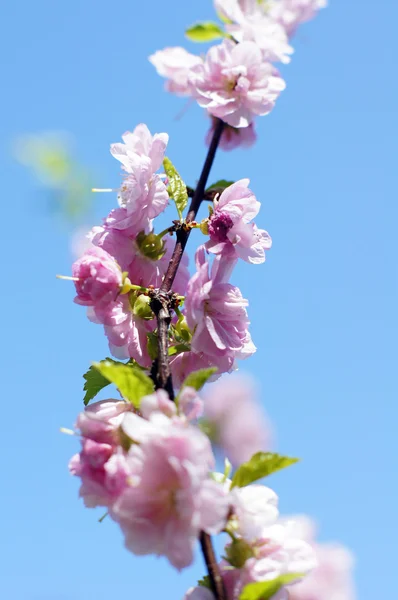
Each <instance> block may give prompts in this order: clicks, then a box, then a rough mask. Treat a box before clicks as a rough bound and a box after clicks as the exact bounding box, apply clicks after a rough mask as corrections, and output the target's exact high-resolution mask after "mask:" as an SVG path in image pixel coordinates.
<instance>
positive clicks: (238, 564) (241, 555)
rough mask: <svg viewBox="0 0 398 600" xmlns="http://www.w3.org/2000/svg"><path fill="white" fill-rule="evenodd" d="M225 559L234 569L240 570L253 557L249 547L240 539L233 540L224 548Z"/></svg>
mask: <svg viewBox="0 0 398 600" xmlns="http://www.w3.org/2000/svg"><path fill="white" fill-rule="evenodd" d="M226 553H227V555H226V559H227V561H228V562H229V564H230V565H232V566H233V567H235V568H236V569H241V568H242V567H243V565H244V564H245V562H246V561H247V560H248V559H249V558H252V556H254V552H253V549H252V548H251V546H250V545H249V544H248V543H247V542H245V540H242V539H236V540H233V541H232V543H231V544H229V545H228V546H227V547H226Z"/></svg>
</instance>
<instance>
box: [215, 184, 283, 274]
mask: <svg viewBox="0 0 398 600" xmlns="http://www.w3.org/2000/svg"><path fill="white" fill-rule="evenodd" d="M248 186H249V180H248V179H241V180H240V181H237V182H236V183H234V184H232V185H230V186H229V187H227V188H226V189H225V190H224V191H223V192H222V194H221V196H220V197H219V198H216V199H215V200H214V213H213V214H212V216H211V217H210V219H209V235H210V241H209V242H207V244H206V249H207V250H208V252H212V253H213V254H223V255H232V256H233V255H236V256H238V257H239V258H241V259H243V260H245V261H246V262H249V263H253V264H260V263H262V262H264V261H265V250H269V248H271V245H272V240H271V238H270V236H269V234H268V233H267V232H266V231H264V230H263V229H258V228H257V226H256V225H255V224H254V223H251V222H250V221H252V219H254V218H255V217H256V216H257V214H258V212H259V210H260V206H261V205H260V202H258V200H257V199H256V197H255V195H254V194H253V192H252V191H251V190H250V189H249V187H248Z"/></svg>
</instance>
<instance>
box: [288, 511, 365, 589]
mask: <svg viewBox="0 0 398 600" xmlns="http://www.w3.org/2000/svg"><path fill="white" fill-rule="evenodd" d="M282 522H283V523H284V525H285V526H286V527H288V528H289V530H290V532H291V535H292V536H293V535H294V536H300V537H301V538H302V539H305V540H306V541H307V542H308V543H309V544H311V546H312V548H313V550H314V552H315V554H316V558H317V562H318V564H317V567H316V568H315V569H314V570H313V571H312V572H311V573H310V574H309V575H308V576H307V577H305V579H304V580H303V581H301V582H300V583H298V584H297V585H295V586H294V587H292V588H291V592H290V600H356V592H355V585H354V581H353V566H354V558H353V556H352V554H351V552H350V551H349V550H348V549H347V548H345V547H344V546H342V545H340V544H333V543H320V542H317V541H316V540H315V534H316V527H315V524H314V523H313V521H312V520H311V519H309V518H307V517H303V516H294V517H290V518H285V519H284V520H283V521H282Z"/></svg>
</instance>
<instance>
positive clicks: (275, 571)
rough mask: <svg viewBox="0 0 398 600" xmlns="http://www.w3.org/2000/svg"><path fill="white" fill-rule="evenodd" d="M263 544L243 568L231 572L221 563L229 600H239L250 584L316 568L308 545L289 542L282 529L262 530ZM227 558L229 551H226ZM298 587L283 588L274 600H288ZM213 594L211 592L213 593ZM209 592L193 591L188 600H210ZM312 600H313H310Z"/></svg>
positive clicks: (293, 539) (226, 565)
mask: <svg viewBox="0 0 398 600" xmlns="http://www.w3.org/2000/svg"><path fill="white" fill-rule="evenodd" d="M263 536H264V537H263V540H262V541H259V542H258V543H257V544H256V545H255V546H254V547H253V548H254V551H255V556H253V557H252V558H249V559H248V560H246V562H245V563H244V565H243V567H242V568H240V569H238V568H231V565H230V564H229V563H228V562H227V561H226V560H223V561H221V563H220V565H219V568H220V572H221V576H222V578H223V581H224V585H225V588H226V592H227V600H238V599H239V597H240V595H241V593H242V591H243V589H244V587H245V586H246V585H247V584H249V583H255V582H262V581H271V580H273V579H276V578H277V577H279V576H281V575H285V574H288V573H289V574H290V573H291V574H293V573H303V574H307V573H309V572H310V571H311V570H312V569H314V567H315V566H316V558H315V554H314V552H313V550H312V548H311V546H310V545H309V544H307V543H306V542H304V541H302V540H299V539H295V538H290V537H289V535H288V531H286V530H284V528H283V527H282V526H280V525H271V526H270V527H267V528H265V529H264V530H263ZM227 554H228V549H227ZM296 585H298V584H296V583H294V584H292V585H288V586H284V587H283V588H282V589H281V590H280V591H279V592H278V593H277V594H276V595H274V596H273V597H272V600H288V598H289V595H288V594H287V591H289V594H291V592H292V590H294V588H295V586H296ZM210 594H211V592H210ZM211 598H212V596H210V595H209V594H208V593H207V592H203V591H202V590H201V589H200V588H195V589H192V588H191V589H190V590H188V593H187V594H186V596H185V600H211ZM311 600H312V599H311Z"/></svg>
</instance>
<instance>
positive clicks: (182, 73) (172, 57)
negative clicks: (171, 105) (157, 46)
mask: <svg viewBox="0 0 398 600" xmlns="http://www.w3.org/2000/svg"><path fill="white" fill-rule="evenodd" d="M149 61H150V62H151V63H152V64H153V66H154V67H155V69H156V70H157V72H158V74H159V75H160V76H161V77H165V78H166V79H167V81H166V90H167V91H169V92H172V93H174V94H177V95H178V96H190V95H191V88H190V85H189V81H188V79H189V73H190V70H191V69H192V67H194V66H195V65H198V64H200V63H202V62H203V59H202V58H201V57H200V56H195V54H191V53H190V52H187V51H186V50H185V49H184V48H181V47H179V46H177V47H173V48H165V49H164V50H158V52H155V54H152V55H151V56H150V57H149Z"/></svg>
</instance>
